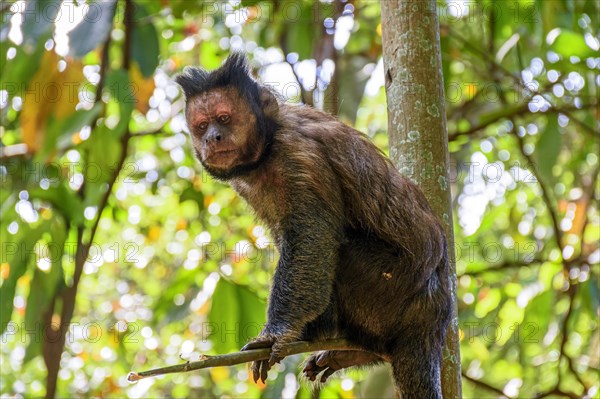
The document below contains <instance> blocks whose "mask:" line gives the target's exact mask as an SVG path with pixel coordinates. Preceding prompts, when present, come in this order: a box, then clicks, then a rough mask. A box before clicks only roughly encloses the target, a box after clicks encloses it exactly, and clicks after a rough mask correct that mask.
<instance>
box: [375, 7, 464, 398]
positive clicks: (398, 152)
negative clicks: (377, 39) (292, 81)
mask: <svg viewBox="0 0 600 399" xmlns="http://www.w3.org/2000/svg"><path fill="white" fill-rule="evenodd" d="M381 19H382V34H383V61H384V71H385V88H386V97H387V110H388V118H389V120H388V132H389V143H390V158H391V159H392V161H393V162H394V163H395V165H396V166H397V167H398V169H399V170H400V172H401V173H402V174H403V175H405V176H406V177H408V178H410V179H411V180H412V181H414V182H415V183H417V184H418V185H419V186H420V187H421V188H422V189H423V191H424V193H425V195H426V197H427V199H428V201H429V203H430V204H431V207H432V208H433V209H434V211H435V213H436V214H437V215H438V216H439V218H440V220H442V222H443V224H444V227H445V228H446V233H447V236H448V249H449V258H450V267H451V276H452V277H451V281H450V284H451V287H452V296H453V309H452V319H451V322H450V326H449V328H448V332H447V339H446V347H445V348H444V362H443V367H442V391H443V396H444V398H447V399H448V398H461V397H462V393H461V370H460V367H461V365H460V346H459V340H458V316H457V307H456V269H455V258H454V239H453V237H454V235H453V229H452V207H451V193H450V184H449V180H448V163H449V156H448V133H447V130H446V106H445V102H444V82H443V76H442V60H441V50H440V37H439V24H438V20H437V11H436V1H435V0H381Z"/></svg>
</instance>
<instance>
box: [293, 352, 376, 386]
mask: <svg viewBox="0 0 600 399" xmlns="http://www.w3.org/2000/svg"><path fill="white" fill-rule="evenodd" d="M379 360H381V358H380V357H379V356H377V355H376V354H374V353H371V352H365V351H322V352H318V353H315V354H314V355H311V356H310V357H309V358H308V361H307V362H306V366H304V370H302V372H303V373H304V375H305V376H306V377H307V378H308V379H309V380H311V381H315V380H316V379H317V376H318V375H319V374H320V373H321V372H322V373H323V374H322V375H321V379H320V381H321V382H322V383H323V382H325V381H327V378H329V376H331V374H333V373H335V372H336V371H338V370H341V369H344V368H347V367H352V366H359V365H363V364H367V363H372V362H375V361H379Z"/></svg>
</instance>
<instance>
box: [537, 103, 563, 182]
mask: <svg viewBox="0 0 600 399" xmlns="http://www.w3.org/2000/svg"><path fill="white" fill-rule="evenodd" d="M561 141H562V135H561V134H560V130H559V127H558V120H557V118H556V116H553V115H550V116H548V123H547V125H546V128H545V129H544V131H543V132H542V134H541V136H540V139H539V140H538V142H537V144H536V149H535V150H536V151H535V159H536V161H537V169H538V170H539V172H540V173H541V175H542V178H543V179H545V180H546V181H551V179H552V168H553V167H554V165H556V159H557V158H558V154H559V153H560V148H561Z"/></svg>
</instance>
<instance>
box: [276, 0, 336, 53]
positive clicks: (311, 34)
mask: <svg viewBox="0 0 600 399" xmlns="http://www.w3.org/2000/svg"><path fill="white" fill-rule="evenodd" d="M294 4H295V6H294V7H287V8H284V9H285V10H287V11H289V15H288V18H289V19H290V21H289V22H291V23H289V24H288V25H287V28H288V29H287V34H286V43H287V46H286V47H287V48H286V49H285V51H287V52H296V53H298V56H299V58H300V59H301V60H303V59H307V58H312V56H313V43H314V42H315V36H316V35H315V32H318V31H319V30H320V29H321V27H320V26H318V24H317V26H315V23H313V19H312V18H310V17H309V16H312V15H313V10H312V8H311V7H312V6H311V5H310V4H308V3H304V4H303V7H302V8H301V9H299V8H298V6H299V5H300V4H299V3H294ZM321 10H322V9H321ZM325 15H330V14H329V13H327V12H326V11H323V13H322V16H325ZM315 22H316V21H315ZM318 23H319V24H321V23H323V21H322V19H319V20H318Z"/></svg>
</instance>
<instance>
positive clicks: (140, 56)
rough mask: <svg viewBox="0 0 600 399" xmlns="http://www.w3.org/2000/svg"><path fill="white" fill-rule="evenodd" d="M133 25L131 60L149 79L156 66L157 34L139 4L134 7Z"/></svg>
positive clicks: (157, 51) (144, 9)
mask: <svg viewBox="0 0 600 399" xmlns="http://www.w3.org/2000/svg"><path fill="white" fill-rule="evenodd" d="M135 8H136V9H135V16H134V25H133V32H132V38H131V58H132V59H133V60H134V61H135V62H137V63H138V65H139V66H140V70H141V71H142V75H144V77H146V78H147V77H149V76H152V75H153V74H154V70H155V69H156V67H157V66H158V56H159V55H160V50H159V46H158V33H157V32H156V28H155V27H154V24H153V23H152V21H151V19H150V18H149V16H148V11H147V10H146V8H145V7H144V6H143V5H142V4H140V3H139V2H138V3H136V5H135Z"/></svg>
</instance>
